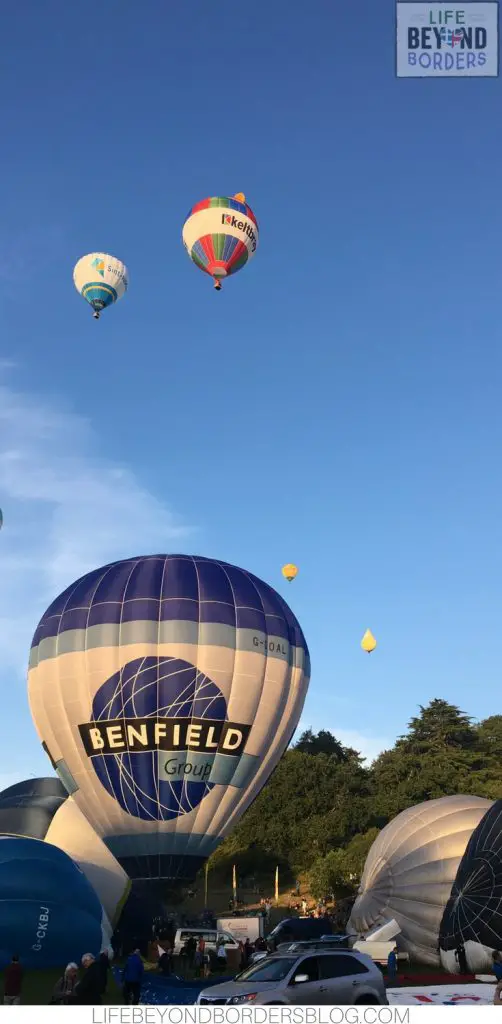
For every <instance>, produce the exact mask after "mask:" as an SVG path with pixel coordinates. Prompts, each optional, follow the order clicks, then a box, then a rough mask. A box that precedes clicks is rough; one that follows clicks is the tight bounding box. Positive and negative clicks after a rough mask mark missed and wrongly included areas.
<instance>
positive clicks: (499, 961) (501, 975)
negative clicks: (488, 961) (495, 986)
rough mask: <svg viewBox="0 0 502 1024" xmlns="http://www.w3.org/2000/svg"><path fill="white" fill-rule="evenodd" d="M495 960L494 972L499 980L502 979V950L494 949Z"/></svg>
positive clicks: (493, 956)
mask: <svg viewBox="0 0 502 1024" xmlns="http://www.w3.org/2000/svg"><path fill="white" fill-rule="evenodd" d="M492 960H493V973H494V975H495V977H496V979H497V982H499V981H502V956H501V955H500V950H498V949H494V950H493V953H492Z"/></svg>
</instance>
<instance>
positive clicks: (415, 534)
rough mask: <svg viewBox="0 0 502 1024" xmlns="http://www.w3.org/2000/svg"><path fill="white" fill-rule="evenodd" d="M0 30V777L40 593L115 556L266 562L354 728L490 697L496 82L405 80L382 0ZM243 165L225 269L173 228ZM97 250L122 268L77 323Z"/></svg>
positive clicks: (498, 229) (330, 697) (52, 5)
mask: <svg viewBox="0 0 502 1024" xmlns="http://www.w3.org/2000/svg"><path fill="white" fill-rule="evenodd" d="M2 32H3V36H4V38H6V39H8V41H9V45H8V47H7V48H6V49H5V48H4V53H3V55H2V83H3V96H4V103H3V118H2V163H1V168H0V174H1V180H2V193H3V198H4V203H3V209H2V218H1V222H0V233H1V234H0V238H1V250H0V315H1V319H2V331H1V336H0V355H1V358H2V363H1V365H0V386H1V392H0V505H1V506H2V507H3V509H4V516H5V527H4V531H3V533H2V535H1V537H0V568H1V588H0V661H1V664H2V668H1V669H0V685H1V688H2V692H3V709H4V711H3V715H2V721H1V724H0V730H1V747H0V749H1V750H2V762H1V764H0V782H2V781H3V782H6V781H10V780H13V779H14V778H22V777H26V776H27V775H29V774H30V773H34V774H38V773H40V772H42V773H43V772H44V771H46V770H47V764H46V761H45V758H44V756H43V755H42V753H41V752H40V751H39V745H38V739H37V737H36V734H35V732H34V729H33V727H32V724H31V719H30V715H29V710H28V705H27V699H26V685H25V665H26V661H27V655H28V649H29V643H30V639H31V635H32V633H33V631H34V628H35V626H36V623H37V620H38V617H39V615H40V614H41V613H42V611H43V610H44V608H45V606H46V605H47V604H48V603H49V602H50V600H51V599H52V598H53V597H54V596H55V595H56V594H57V592H58V591H59V590H60V589H61V588H63V587H64V586H66V585H67V584H68V583H69V582H71V580H72V579H74V578H75V577H76V576H78V575H79V574H80V573H81V572H84V571H86V570H87V569H90V568H93V567H95V566H96V565H99V564H102V563H103V562H106V561H108V560H109V559H111V558H114V557H116V556H124V557H125V556H128V555H132V554H139V553H148V552H153V551H189V552H192V553H198V554H205V555H209V556H216V557H219V558H222V559H226V560H228V561H231V562H235V563H237V564H239V565H242V566H244V567H246V568H248V569H250V570H252V571H253V572H255V573H257V574H258V575H259V576H262V577H263V578H264V579H266V580H268V581H269V582H270V583H272V584H273V585H276V586H278V588H279V589H281V590H282V592H283V593H284V594H287V597H288V598H289V600H290V603H291V605H292V607H293V609H294V610H295V612H296V613H297V615H298V617H299V619H300V621H301V623H302V625H303V627H304V630H305V633H306V636H307V639H308V642H309V645H310V648H311V654H312V667H313V674H312V682H311V687H310V692H309V696H308V699H307V704H306V708H305V713H304V716H303V720H302V724H303V725H305V726H308V725H312V727H314V728H316V729H318V728H321V727H328V728H330V729H332V730H333V731H334V732H335V733H336V734H337V735H339V736H340V737H341V738H342V739H345V740H346V741H348V742H351V743H354V744H355V745H358V746H359V747H360V748H361V749H362V750H363V751H364V752H365V753H367V754H369V755H372V754H375V753H376V752H377V751H378V750H379V749H382V748H383V747H385V746H386V745H387V744H390V743H392V742H393V740H394V738H395V737H396V735H397V734H399V733H400V732H402V731H403V729H404V728H405V725H406V722H407V721H408V719H409V718H410V716H411V715H412V714H414V713H415V711H416V708H417V705H418V704H419V703H426V702H427V701H428V700H429V699H431V698H432V697H435V696H442V697H445V698H447V699H449V700H451V701H453V702H455V703H458V704H460V706H461V707H462V708H463V709H465V710H466V711H468V712H469V713H471V714H472V715H473V716H475V717H478V718H480V717H483V716H486V715H488V714H494V713H498V712H499V711H500V710H501V703H500V700H501V698H500V667H499V666H500V579H501V575H502V514H501V513H502V507H501V506H502V489H501V482H500V480H501V477H500V451H501V442H502V430H501V417H500V371H501V369H502V366H501V355H500V315H501V298H500V296H501V288H500V282H501V246H500V239H501V237H502V214H501V202H500V197H501V191H500V167H501V156H502V143H501V141H500V132H499V130H498V127H497V126H498V125H499V121H500V103H501V86H500V82H499V81H498V80H494V79H492V80H489V79H487V80H461V79H456V80H450V81H437V82H433V81H428V80H418V81H413V80H397V79H396V78H395V77H394V39H393V32H394V7H393V4H391V3H389V2H386V3H384V4H374V3H369V2H367V0H363V2H362V3H351V4H345V5H342V4H334V3H331V2H330V3H328V2H327V0H315V2H314V3H311V4H303V5H298V4H294V3H286V2H285V0H274V2H273V3H265V2H264V0H257V2H256V3H254V4H251V5H247V6H245V7H243V6H242V5H240V6H235V5H233V4H230V3H229V2H228V0H222V2H220V3H219V4H209V3H208V2H207V0H192V2H190V3H184V4H171V3H168V2H166V0H149V2H148V4H147V5H145V7H144V10H143V9H142V12H140V9H139V7H138V5H135V4H127V3H126V4H124V3H122V2H119V0H107V3H106V4H102V5H100V6H99V10H98V8H96V10H95V11H90V10H89V7H88V6H87V5H86V6H85V7H84V5H83V4H82V3H78V2H77V3H73V4H66V5H62V4H61V3H60V2H59V0H44V3H43V4H40V3H39V0H25V3H23V4H22V5H18V8H16V6H15V5H10V6H8V7H7V8H6V10H5V12H4V15H3V23H2ZM240 190H242V191H244V192H245V194H246V196H247V197H248V201H249V202H250V204H251V206H252V207H253V209H254V210H255V213H256V215H257V217H258V220H259V224H260V247H259V250H258V254H257V256H256V258H255V260H254V261H253V262H252V264H250V265H249V267H247V268H246V269H245V271H243V272H242V273H241V274H239V275H237V276H236V277H235V278H234V279H233V280H230V281H229V282H228V283H227V284H226V285H225V286H224V288H223V291H222V293H221V294H219V295H217V294H215V293H214V291H213V289H212V287H211V282H210V280H209V279H208V278H206V277H205V276H204V275H202V274H201V273H199V272H198V271H197V270H196V268H195V267H194V266H193V265H191V263H190V262H189V260H188V258H187V256H186V254H185V252H184V249H183V246H182V244H181V240H180V234H181V227H182V224H183V220H184V217H185V215H186V213H187V211H188V209H189V208H190V206H191V205H193V203H194V202H196V201H198V200H199V199H202V198H203V197H205V196H207V195H212V194H229V193H233V192H236V191H240ZM99 249H102V250H104V251H108V252H111V253H114V254H116V255H118V256H119V257H120V258H122V259H124V260H125V262H126V263H127V264H128V267H129V270H130V282H131V283H130V290H129V293H128V295H127V296H126V297H125V298H124V300H123V301H122V302H121V303H120V304H119V305H117V307H115V308H114V309H112V310H109V311H106V312H105V314H104V315H103V317H102V319H101V321H100V322H99V324H96V323H94V321H93V320H92V317H91V316H90V312H89V310H88V308H87V307H86V305H85V304H84V302H83V301H82V300H81V299H79V297H78V295H77V294H76V292H75V291H74V288H73V283H72V269H73V265H74V263H75V262H76V260H77V259H78V258H79V257H80V256H81V255H83V254H84V253H86V252H89V251H93V250H99ZM286 561H294V562H296V563H297V564H298V565H299V567H300V574H299V576H298V579H297V581H296V582H295V583H294V584H293V585H291V586H290V587H288V586H287V585H286V584H284V585H283V584H282V582H281V576H280V567H281V565H282V564H283V563H284V562H286ZM368 626H369V627H371V629H372V630H373V632H374V633H375V635H376V637H377V639H378V641H379V647H378V650H377V652H376V653H375V654H373V655H372V656H371V657H367V656H365V655H364V654H363V653H362V652H361V650H360V648H359V641H360V638H361V636H362V634H363V632H364V630H365V629H366V628H367V627H368Z"/></svg>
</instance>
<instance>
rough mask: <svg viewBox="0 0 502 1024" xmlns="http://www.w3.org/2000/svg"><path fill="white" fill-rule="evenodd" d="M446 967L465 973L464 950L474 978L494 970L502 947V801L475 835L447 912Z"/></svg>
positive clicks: (444, 930)
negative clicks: (461, 952) (458, 952)
mask: <svg viewBox="0 0 502 1024" xmlns="http://www.w3.org/2000/svg"><path fill="white" fill-rule="evenodd" d="M439 946H440V955H441V963H442V965H443V967H444V968H446V970H448V971H450V972H451V973H452V974H458V973H459V972H460V973H461V966H460V964H459V961H458V959H457V957H456V950H457V949H458V948H459V947H461V946H463V947H464V950H465V956H466V960H467V965H468V968H469V970H470V971H472V973H473V974H479V973H481V972H483V971H490V972H491V969H492V953H493V951H494V950H495V949H500V948H501V946H502V800H497V801H496V803H494V804H493V805H492V806H491V807H490V808H489V809H488V810H487V812H486V814H485V815H484V817H483V819H482V820H481V821H480V822H479V824H478V826H477V828H475V830H474V832H473V833H472V836H471V838H470V839H469V843H468V845H467V849H466V851H465V853H464V856H463V857H462V860H461V861H460V865H459V868H458V871H457V875H456V877H455V881H454V883H453V887H452V890H451V895H450V899H449V900H448V903H447V905H446V907H445V911H444V914H443V919H442V921H441V928H440V932H439Z"/></svg>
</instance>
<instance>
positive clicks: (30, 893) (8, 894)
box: [0, 836, 111, 969]
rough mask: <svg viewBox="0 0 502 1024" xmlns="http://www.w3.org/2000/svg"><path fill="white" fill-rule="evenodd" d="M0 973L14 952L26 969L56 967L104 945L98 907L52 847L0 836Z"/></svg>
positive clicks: (67, 862) (79, 877)
mask: <svg viewBox="0 0 502 1024" xmlns="http://www.w3.org/2000/svg"><path fill="white" fill-rule="evenodd" d="M0 906H1V908H2V912H1V914H0V968H3V967H5V966H6V964H7V963H8V962H9V961H10V960H11V958H12V954H13V953H14V952H16V953H18V954H19V957H20V960H21V963H22V964H23V966H24V967H26V968H29V969H31V968H34V967H35V968H42V967H59V966H61V965H62V964H66V963H68V961H70V960H75V961H76V962H77V963H79V961H80V958H81V957H82V956H83V954H84V953H94V955H97V954H98V953H99V952H100V950H101V949H102V948H103V947H104V946H107V945H109V942H110V938H111V936H110V933H109V930H108V928H107V927H106V919H105V918H104V915H103V911H102V907H101V904H100V902H99V900H98V898H97V896H96V894H95V892H94V891H93V889H92V888H91V886H90V885H89V882H88V881H87V879H86V877H85V875H84V874H83V873H82V872H81V871H80V869H79V868H78V867H77V866H76V865H75V864H74V863H73V861H72V860H70V858H69V857H67V855H66V854H65V853H63V852H62V851H61V850H58V849H57V847H55V846H51V845H50V844H49V843H44V842H41V841H40V840H38V839H26V838H22V837H19V836H16V837H11V836H0Z"/></svg>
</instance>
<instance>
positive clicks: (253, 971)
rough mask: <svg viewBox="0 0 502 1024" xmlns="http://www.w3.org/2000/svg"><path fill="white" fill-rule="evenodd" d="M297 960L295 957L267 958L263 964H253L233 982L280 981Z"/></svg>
mask: <svg viewBox="0 0 502 1024" xmlns="http://www.w3.org/2000/svg"><path fill="white" fill-rule="evenodd" d="M297 960H298V957H297V956H281V957H278V956H275V957H274V956H271V957H268V959H267V960H266V961H265V963H263V962H262V963H259V964H255V966H254V967H248V969H247V970H246V971H243V972H242V974H238V975H237V977H236V978H235V981H282V980H283V978H285V977H286V975H288V974H289V972H290V970H291V968H292V967H294V966H295V963H296V961H297Z"/></svg>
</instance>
